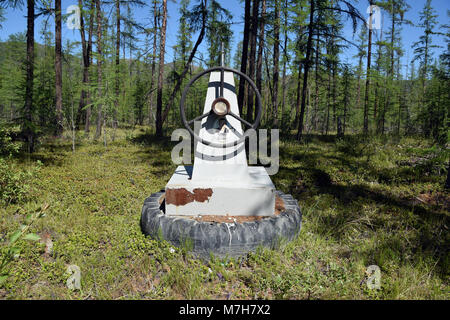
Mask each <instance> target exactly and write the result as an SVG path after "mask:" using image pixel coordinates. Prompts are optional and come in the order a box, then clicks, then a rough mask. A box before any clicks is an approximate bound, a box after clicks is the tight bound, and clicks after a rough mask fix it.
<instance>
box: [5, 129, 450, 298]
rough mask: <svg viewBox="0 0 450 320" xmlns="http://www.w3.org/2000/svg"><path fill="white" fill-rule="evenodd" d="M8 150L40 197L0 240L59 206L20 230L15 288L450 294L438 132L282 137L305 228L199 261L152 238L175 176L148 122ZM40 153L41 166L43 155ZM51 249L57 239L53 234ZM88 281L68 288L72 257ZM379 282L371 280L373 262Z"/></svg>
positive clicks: (10, 216)
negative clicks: (266, 244)
mask: <svg viewBox="0 0 450 320" xmlns="http://www.w3.org/2000/svg"><path fill="white" fill-rule="evenodd" d="M78 140H79V141H80V142H79V144H78V145H77V150H76V152H74V153H73V152H72V151H71V141H70V140H67V141H47V142H44V143H43V144H42V145H41V147H40V149H39V150H38V152H36V153H35V154H33V155H31V156H26V155H21V156H19V157H16V158H15V159H10V160H8V161H10V162H14V164H15V166H17V167H21V168H23V169H24V170H25V169H26V170H30V169H33V168H34V167H36V166H39V170H36V173H35V174H34V175H33V177H32V178H30V179H29V181H27V183H28V185H29V188H28V192H29V193H30V194H29V197H27V200H25V201H22V202H19V203H17V204H14V203H12V204H9V205H7V206H6V205H3V206H1V207H0V215H1V221H0V244H1V245H5V244H6V243H7V240H6V239H8V236H9V235H10V234H11V233H12V232H14V231H15V230H17V228H18V227H19V226H20V224H21V223H22V221H23V220H24V219H25V216H26V214H27V213H28V212H30V211H32V210H35V209H36V208H37V207H39V206H41V205H42V204H44V203H48V204H49V208H48V209H47V212H46V216H45V217H44V218H42V219H40V220H38V221H36V222H35V224H34V225H33V227H32V230H31V231H32V232H35V233H38V234H39V235H41V237H42V239H50V240H51V242H52V243H53V249H52V252H50V253H49V252H48V248H47V249H46V243H45V241H42V243H39V244H37V245H36V243H30V242H25V241H23V242H21V243H20V246H21V249H22V253H21V255H20V256H19V257H18V258H17V259H16V260H14V261H13V263H12V265H11V270H10V271H11V272H10V274H11V275H10V277H9V278H8V280H7V281H6V283H4V284H3V286H2V287H1V288H0V298H4V299H228V298H231V299H254V298H256V299H260V298H263V299H448V298H449V270H450V266H449V243H450V241H449V240H450V239H449V233H448V222H449V213H448V212H449V199H450V198H449V194H448V192H446V191H445V190H443V185H444V180H445V176H446V162H445V159H443V160H440V159H439V158H438V157H436V154H437V150H436V148H435V147H433V146H432V144H431V143H430V142H428V141H426V140H420V139H413V138H404V139H402V140H400V141H395V142H389V141H387V140H383V139H381V138H377V139H372V140H370V141H364V139H362V138H361V137H358V136H350V137H347V138H346V139H335V138H334V137H326V138H323V137H320V136H308V137H307V138H306V139H305V141H304V142H303V143H302V144H298V143H297V142H293V141H288V140H286V139H282V140H283V141H284V142H282V143H281V147H280V155H281V159H280V171H279V173H278V174H277V175H275V176H273V177H272V179H273V181H274V183H275V185H276V186H277V188H279V189H280V190H282V191H283V192H288V193H291V194H292V195H293V196H294V197H295V198H296V199H298V200H299V204H300V206H301V208H302V212H303V221H304V223H303V227H302V230H301V233H300V236H299V237H298V238H297V239H296V240H295V241H293V242H290V243H284V244H283V245H282V246H281V249H280V250H276V251H272V250H269V249H261V250H259V251H258V252H257V253H255V254H249V256H247V257H246V258H244V259H239V260H236V259H222V260H220V259H215V258H214V257H212V259H211V260H210V261H208V262H206V261H201V260H196V259H193V258H192V257H191V256H190V255H189V253H188V250H187V249H185V248H181V249H180V248H175V250H173V247H172V246H171V245H170V244H168V243H166V242H159V241H155V240H152V239H149V238H146V237H144V235H143V234H142V233H141V231H140V227H139V219H140V213H141V208H142V204H143V201H144V199H145V198H146V197H147V196H149V195H150V194H151V193H153V192H156V191H159V190H160V189H162V188H164V186H165V184H166V183H167V181H168V179H169V178H170V176H171V175H172V173H173V171H174V169H175V165H174V164H172V163H171V161H170V151H171V146H172V144H171V143H170V142H168V141H167V140H169V139H166V140H164V141H159V140H156V139H155V138H153V137H152V136H151V135H149V134H148V132H146V131H145V130H144V129H140V128H138V129H136V130H134V131H132V130H120V131H119V132H118V134H117V137H116V140H115V142H110V143H109V144H108V145H107V147H105V146H104V145H103V140H102V139H100V141H99V142H93V141H92V140H88V139H84V138H83V137H82V133H80V134H79V139H78ZM38 161H39V162H41V163H42V164H39V163H38ZM47 247H48V242H47ZM72 264H75V265H77V266H79V267H80V269H81V290H75V291H71V290H69V289H68V288H67V287H66V280H67V278H68V275H67V274H66V269H67V266H68V265H72ZM373 264H375V265H377V266H379V267H380V269H381V288H380V289H379V290H374V289H372V290H370V289H368V287H367V285H366V283H365V282H366V280H367V274H366V269H367V267H368V266H369V265H373Z"/></svg>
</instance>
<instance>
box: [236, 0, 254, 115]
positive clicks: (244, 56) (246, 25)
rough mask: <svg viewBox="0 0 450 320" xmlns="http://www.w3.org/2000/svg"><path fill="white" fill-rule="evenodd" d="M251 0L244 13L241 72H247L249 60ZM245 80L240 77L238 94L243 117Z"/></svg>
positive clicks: (248, 0)
mask: <svg viewBox="0 0 450 320" xmlns="http://www.w3.org/2000/svg"><path fill="white" fill-rule="evenodd" d="M250 23H251V22H250V0H245V14H244V40H243V41H242V57H241V59H242V60H241V72H242V73H247V62H248V61H247V60H248V42H249V33H250V32H249V31H250ZM245 87H246V86H245V80H244V78H242V77H240V79H239V94H238V107H239V114H240V115H241V117H242V110H243V107H244V95H245V94H244V92H245Z"/></svg>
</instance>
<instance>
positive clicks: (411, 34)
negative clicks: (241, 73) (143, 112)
mask: <svg viewBox="0 0 450 320" xmlns="http://www.w3.org/2000/svg"><path fill="white" fill-rule="evenodd" d="M194 1H195V0H194ZM194 1H192V0H191V2H194ZM77 2H78V1H76V0H63V1H62V9H63V11H64V12H65V10H66V8H67V7H68V6H70V5H73V4H77ZM195 2H196V1H195ZM219 2H220V3H221V4H222V6H223V7H224V8H226V9H228V10H229V11H230V12H231V13H232V15H233V24H232V25H231V29H232V31H233V33H234V35H233V49H232V52H231V56H233V55H234V52H235V47H236V45H237V43H238V42H239V41H240V40H241V39H242V31H243V28H244V23H243V14H244V3H243V1H241V0H226V1H225V0H223V1H219ZM408 2H409V4H410V6H411V9H410V10H409V11H408V12H407V13H406V16H405V18H406V19H409V20H411V21H413V22H414V23H415V24H417V23H418V22H419V13H420V11H421V10H422V8H423V6H424V3H425V0H414V1H408ZM432 5H433V7H434V9H435V10H436V12H437V14H438V18H437V21H438V27H437V29H438V28H439V26H441V25H443V24H449V17H448V16H447V11H448V10H450V0H433V1H432ZM356 7H357V8H358V9H359V10H360V12H361V13H362V14H363V15H366V9H367V1H366V0H364V1H359V2H358V3H357V5H356ZM168 13H169V20H168V23H167V54H166V62H171V61H172V59H173V50H172V48H171V47H172V46H173V45H175V43H176V39H177V31H178V19H179V13H178V3H176V2H175V1H172V0H169V1H168ZM25 15H26V8H25V7H24V8H22V10H19V9H16V10H13V9H6V14H5V18H6V21H5V22H4V23H3V29H1V30H0V41H5V40H6V39H7V38H8V36H9V35H10V34H12V33H16V32H23V31H25V30H26V17H25ZM134 16H135V19H136V20H137V21H139V22H142V23H149V21H150V20H149V19H150V9H149V7H144V8H140V9H135V10H134ZM382 16H383V18H384V19H382V20H383V23H382V25H383V29H384V30H387V29H388V27H389V23H390V21H389V18H388V17H387V15H386V14H384V13H382ZM43 20H44V18H38V19H37V20H36V27H35V32H36V41H38V42H42V39H41V38H40V35H39V31H40V30H41V25H42V22H43ZM52 20H53V19H49V23H50V28H51V30H53V29H54V27H53V21H52ZM441 31H444V30H441ZM422 32H423V31H422V30H421V29H420V28H418V27H413V26H403V31H402V43H403V48H404V51H405V55H404V57H403V59H402V64H405V63H406V61H407V60H406V59H407V58H409V60H411V58H412V56H413V49H412V48H411V46H412V44H413V43H414V42H415V41H417V40H418V38H419V36H420V35H421V34H422ZM344 36H345V37H346V38H348V39H349V40H350V41H356V39H357V34H355V36H354V38H353V35H352V27H351V23H350V21H347V23H346V25H345V28H344ZM62 37H63V43H64V42H65V40H66V39H70V40H72V41H79V40H80V35H79V32H78V30H70V29H68V28H67V27H66V26H63V35H62ZM196 38H197V35H193V37H192V41H195V40H196ZM433 44H435V45H440V46H442V47H445V48H446V44H445V41H444V38H443V37H442V36H434V37H433ZM206 46H207V44H206V41H204V42H203V43H202V45H201V47H200V51H202V52H206V49H207V47H206ZM443 50H444V49H443V48H442V49H434V52H435V54H434V57H437V56H438V55H439V54H440V53H441V52H442V51H443ZM355 53H356V49H355V48H353V47H350V48H349V49H346V50H345V53H344V54H343V55H342V57H341V59H342V60H343V61H344V62H345V61H347V62H349V63H351V64H355V61H354V59H353V58H352V56H353V55H355Z"/></svg>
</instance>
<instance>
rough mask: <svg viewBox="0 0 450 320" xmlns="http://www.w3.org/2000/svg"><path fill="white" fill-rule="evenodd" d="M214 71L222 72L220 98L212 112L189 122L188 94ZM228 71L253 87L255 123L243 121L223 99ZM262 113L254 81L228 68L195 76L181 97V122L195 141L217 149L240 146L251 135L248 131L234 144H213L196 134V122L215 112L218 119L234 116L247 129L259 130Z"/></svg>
mask: <svg viewBox="0 0 450 320" xmlns="http://www.w3.org/2000/svg"><path fill="white" fill-rule="evenodd" d="M213 71H220V91H219V92H220V94H219V97H218V98H216V99H215V100H214V101H213V103H212V105H211V111H210V112H207V113H205V114H202V115H201V116H198V117H196V118H194V119H192V120H189V121H188V120H187V119H186V113H185V109H184V104H185V100H186V96H187V93H188V91H189V89H190V87H191V86H192V84H193V83H194V82H195V81H197V80H198V79H199V78H200V77H202V76H204V75H205V74H207V73H211V72H213ZM225 71H228V72H232V73H235V74H238V75H240V76H241V77H242V78H244V79H245V80H246V81H247V82H248V83H249V84H250V86H251V87H252V89H253V91H254V92H255V93H256V110H257V113H256V118H255V122H253V123H250V122H248V121H246V120H244V119H242V118H241V117H240V116H238V115H237V114H235V113H233V112H231V110H230V104H229V102H228V101H227V100H226V99H225V98H224V97H223V89H224V72H225ZM261 111H262V103H261V94H260V93H259V91H258V89H257V88H256V85H255V84H254V82H253V81H252V79H250V78H249V77H248V76H247V75H246V74H244V73H242V72H240V71H238V70H235V69H232V68H227V67H213V68H210V69H207V70H205V71H203V72H201V73H199V74H197V75H196V76H194V77H193V78H192V79H191V81H189V83H188V84H187V85H186V87H185V88H184V91H183V94H182V96H181V101H180V115H181V120H182V121H183V124H184V126H185V127H186V129H187V130H188V131H189V133H190V134H191V135H192V136H193V137H194V139H195V140H197V141H200V142H201V143H203V144H205V145H208V146H211V147H217V148H228V147H232V146H235V145H238V144H240V143H241V142H243V141H244V140H245V138H246V137H247V136H248V135H249V134H248V131H246V132H245V133H244V134H243V135H242V136H241V137H240V139H239V140H235V141H232V142H228V143H217V142H212V141H207V140H204V139H202V138H200V137H199V136H198V135H197V134H196V133H195V132H194V130H192V128H191V125H192V124H193V123H194V122H195V121H200V120H202V119H203V118H205V117H207V116H209V115H210V114H211V112H213V113H214V114H216V115H217V116H218V117H222V118H223V117H225V116H227V115H229V116H232V117H233V118H235V119H237V120H239V121H240V122H241V123H243V124H244V125H246V126H247V127H249V128H250V129H256V128H258V125H259V122H260V120H261Z"/></svg>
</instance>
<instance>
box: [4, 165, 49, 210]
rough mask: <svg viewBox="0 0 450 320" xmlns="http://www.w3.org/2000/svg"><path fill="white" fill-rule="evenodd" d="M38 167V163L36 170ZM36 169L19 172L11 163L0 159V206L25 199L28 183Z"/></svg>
mask: <svg viewBox="0 0 450 320" xmlns="http://www.w3.org/2000/svg"><path fill="white" fill-rule="evenodd" d="M39 167H40V165H39V163H38V167H37V169H38V168H39ZM37 169H33V170H30V171H21V170H19V169H17V168H16V166H15V165H14V164H13V163H8V161H6V160H5V159H2V158H0V205H8V204H11V203H20V202H22V201H24V200H25V199H26V198H27V195H28V191H29V185H28V183H27V182H28V181H30V179H31V178H32V177H33V175H34V174H35V173H36V170H37Z"/></svg>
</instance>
